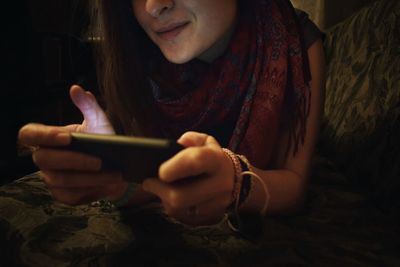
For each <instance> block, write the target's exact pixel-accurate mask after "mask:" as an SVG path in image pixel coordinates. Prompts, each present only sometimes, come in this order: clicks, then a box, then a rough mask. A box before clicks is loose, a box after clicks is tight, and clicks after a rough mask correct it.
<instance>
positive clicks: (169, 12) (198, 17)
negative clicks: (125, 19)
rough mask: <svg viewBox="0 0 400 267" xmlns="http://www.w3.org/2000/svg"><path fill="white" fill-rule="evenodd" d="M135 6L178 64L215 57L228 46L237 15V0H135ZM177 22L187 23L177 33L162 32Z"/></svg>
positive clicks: (158, 42) (151, 34) (152, 34)
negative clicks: (174, 34) (167, 33)
mask: <svg viewBox="0 0 400 267" xmlns="http://www.w3.org/2000/svg"><path fill="white" fill-rule="evenodd" d="M132 7H133V11H134V15H135V17H136V19H137V21H138V22H139V24H140V25H141V26H142V28H143V29H144V30H145V32H146V33H147V35H148V36H149V37H150V39H151V40H152V41H153V42H154V43H155V44H156V45H157V46H158V47H159V48H160V50H161V51H162V53H163V54H164V56H165V57H166V58H167V59H168V60H169V61H171V62H173V63H177V64H180V63H185V62H188V61H190V60H192V59H193V58H196V57H199V58H201V59H203V60H205V61H212V60H213V59H214V58H215V57H216V56H218V54H220V52H221V51H222V50H224V49H225V46H226V45H227V42H226V40H227V39H229V37H230V33H231V32H232V29H233V27H234V22H235V19H236V16H237V7H236V0H218V1H215V0H202V1H198V0H178V1H177V0H175V1H173V0H133V1H132ZM221 14H224V16H221ZM177 23H178V25H179V24H181V23H185V24H186V26H184V28H183V29H182V31H181V32H180V33H179V34H178V35H176V36H165V34H164V35H163V34H162V32H165V29H170V28H171V27H172V28H173V27H174V25H176V24H177ZM160 31H161V32H160ZM167 32H168V31H167ZM221 37H223V38H221Z"/></svg>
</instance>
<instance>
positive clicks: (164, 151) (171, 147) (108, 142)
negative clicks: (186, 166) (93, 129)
mask: <svg viewBox="0 0 400 267" xmlns="http://www.w3.org/2000/svg"><path fill="white" fill-rule="evenodd" d="M71 137H72V138H71V143H70V144H69V145H68V146H67V147H66V149H69V150H73V151H78V152H83V153H85V154H90V155H94V156H97V157H100V158H101V159H102V167H103V169H105V170H118V171H122V172H123V175H124V179H125V180H127V181H129V182H141V181H143V179H145V178H150V177H158V168H159V166H160V165H161V164H162V163H163V162H164V161H166V160H168V159H170V158H171V157H173V156H174V155H175V154H176V153H178V152H179V151H181V150H182V149H183V148H184V147H183V146H181V145H180V144H178V143H177V142H176V141H174V140H170V139H158V138H145V137H131V136H122V135H104V134H88V133H75V132H74V133H71Z"/></svg>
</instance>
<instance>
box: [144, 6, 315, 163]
mask: <svg viewBox="0 0 400 267" xmlns="http://www.w3.org/2000/svg"><path fill="white" fill-rule="evenodd" d="M245 5H247V6H246V9H245V10H240V16H239V19H238V23H237V27H236V30H235V32H234V34H233V36H232V39H231V42H230V45H229V47H228V48H227V51H226V52H225V53H224V54H223V55H222V56H221V57H219V58H218V59H217V60H215V61H214V62H213V63H212V64H207V63H204V62H200V61H199V60H192V61H191V62H189V63H187V64H181V65H176V64H172V63H169V62H167V61H166V60H161V62H159V64H158V66H159V67H158V69H157V71H156V73H155V74H154V75H152V76H151V83H152V88H153V94H154V97H155V99H156V105H157V107H158V109H159V111H160V113H161V115H162V121H163V122H164V126H163V128H164V129H165V131H166V132H167V133H168V134H169V136H171V137H175V138H176V137H178V136H180V135H181V134H182V133H184V132H185V131H188V130H194V131H201V132H208V130H209V129H214V128H218V127H220V125H221V124H223V123H225V122H226V121H232V122H233V126H234V127H232V128H233V131H232V132H230V133H229V135H230V136H228V138H229V146H228V147H229V148H230V149H231V150H233V151H235V152H236V153H240V154H244V155H246V156H247V157H248V159H249V160H250V161H251V162H252V163H253V164H254V165H255V166H256V167H259V168H266V167H268V165H269V164H270V162H271V160H272V156H273V155H272V153H273V151H274V149H275V144H276V143H277V140H278V137H279V133H280V131H281V130H282V125H283V124H285V125H288V128H287V129H289V133H290V135H291V136H290V138H289V139H290V140H291V142H290V144H291V145H293V144H294V145H295V150H297V146H298V144H299V143H300V142H303V140H304V134H305V120H306V117H307V115H308V110H309V102H308V100H309V94H310V90H309V86H308V81H309V79H310V77H309V76H310V74H309V70H308V65H307V64H308V62H307V60H306V58H307V57H306V53H305V50H304V46H303V43H302V40H301V36H300V34H299V32H300V30H299V29H300V28H299V24H298V22H297V18H296V15H295V12H294V9H293V7H292V6H291V4H290V2H289V1H286V0H259V1H248V2H246V4H245ZM164 81H168V82H164ZM288 150H289V148H288Z"/></svg>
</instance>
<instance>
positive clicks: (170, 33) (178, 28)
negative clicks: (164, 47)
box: [155, 22, 189, 41]
mask: <svg viewBox="0 0 400 267" xmlns="http://www.w3.org/2000/svg"><path fill="white" fill-rule="evenodd" d="M188 24H189V22H179V23H173V24H169V25H167V26H165V27H161V28H159V29H157V30H156V31H155V32H156V33H157V35H158V36H160V37H161V38H162V39H165V40H167V41H170V40H172V39H174V38H175V37H176V36H178V35H179V34H180V33H181V32H182V31H183V30H184V29H185V28H186V27H187V25H188Z"/></svg>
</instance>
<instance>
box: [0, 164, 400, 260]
mask: <svg viewBox="0 0 400 267" xmlns="http://www.w3.org/2000/svg"><path fill="white" fill-rule="evenodd" d="M314 170H315V171H314V175H313V184H312V186H311V187H310V193H309V197H308V200H307V203H306V208H305V210H304V212H302V213H300V214H296V215H293V216H291V217H281V218H280V217H270V218H268V219H266V220H265V222H264V229H265V230H264V234H263V235H261V236H260V238H259V239H257V240H248V239H245V238H242V237H240V236H237V235H235V234H234V233H232V232H231V231H230V229H229V228H228V227H227V225H226V223H225V222H221V223H220V224H218V225H214V226H208V227H194V228H193V227H187V226H184V225H182V224H179V223H176V222H174V221H172V220H169V219H168V218H166V217H165V216H164V215H163V214H162V213H160V212H159V210H157V209H153V208H142V209H123V210H115V209H110V208H108V207H102V206H91V205H81V206H77V207H69V206H65V205H62V204H58V203H54V202H53V201H52V199H51V197H50V195H49V193H48V191H47V189H46V187H45V185H44V183H43V182H42V180H41V178H40V176H39V173H34V174H32V175H29V176H26V177H24V178H23V179H20V180H19V181H17V182H15V183H13V184H10V185H7V186H4V187H2V188H1V189H0V230H1V231H0V244H1V250H0V255H1V259H2V261H1V262H0V266H3V265H2V264H1V263H3V264H4V266H14V265H18V266H238V267H243V266H327V267H329V266H400V257H399V256H398V255H397V254H398V253H397V252H398V251H399V248H400V240H399V239H398V238H393V236H394V235H398V234H399V232H400V227H399V225H398V224H396V223H395V222H394V220H391V218H388V217H387V216H386V215H385V214H384V213H382V212H381V211H380V210H378V209H376V208H374V207H373V206H372V205H370V204H369V203H368V202H366V200H365V198H364V197H363V196H361V195H360V194H356V193H353V192H351V191H350V188H349V187H348V184H347V183H346V181H345V178H344V177H342V176H341V175H340V174H339V173H338V172H337V169H336V168H335V167H334V166H333V165H332V164H331V163H330V162H329V161H326V160H324V159H317V160H316V163H315V168H314Z"/></svg>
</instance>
